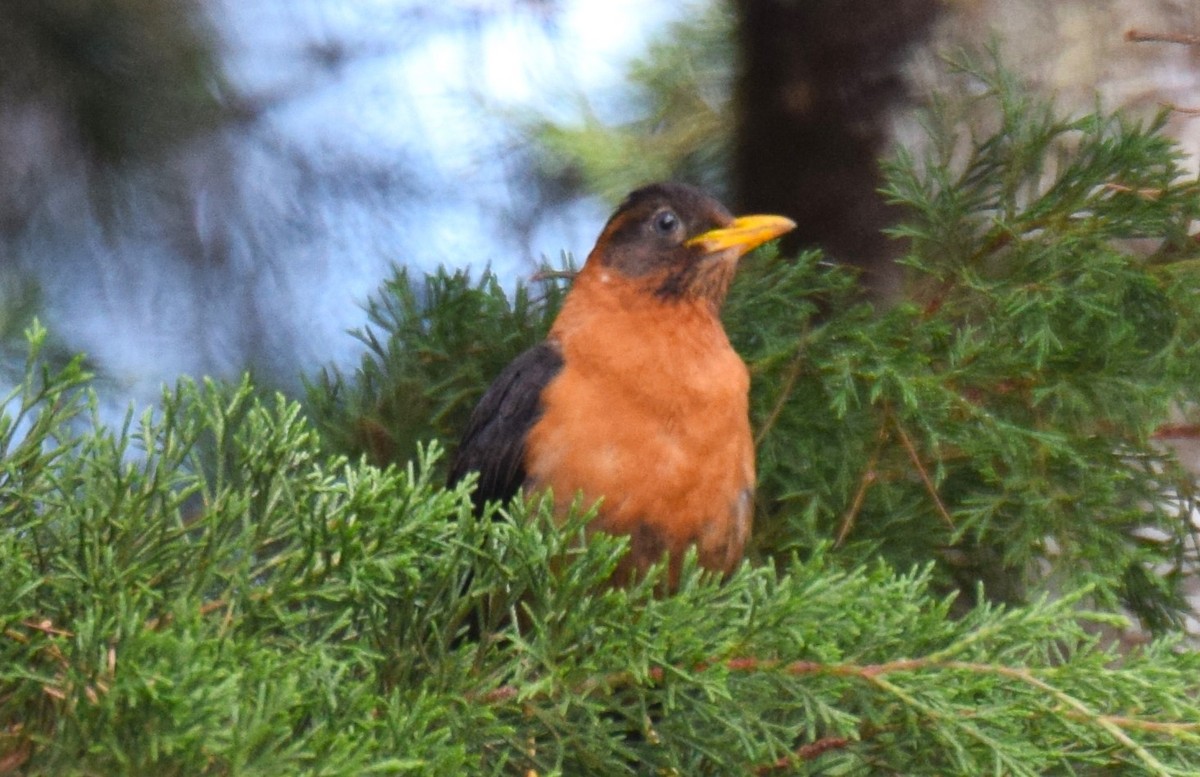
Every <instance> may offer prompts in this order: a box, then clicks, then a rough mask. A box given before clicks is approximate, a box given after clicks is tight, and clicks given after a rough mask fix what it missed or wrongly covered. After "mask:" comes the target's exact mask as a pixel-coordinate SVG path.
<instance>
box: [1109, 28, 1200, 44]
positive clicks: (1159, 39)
mask: <svg viewBox="0 0 1200 777" xmlns="http://www.w3.org/2000/svg"><path fill="white" fill-rule="evenodd" d="M1125 40H1127V41H1131V42H1133V43H1179V44H1182V45H1184V46H1200V35H1192V34H1189V33H1186V32H1144V31H1142V30H1127V31H1126V32H1125Z"/></svg>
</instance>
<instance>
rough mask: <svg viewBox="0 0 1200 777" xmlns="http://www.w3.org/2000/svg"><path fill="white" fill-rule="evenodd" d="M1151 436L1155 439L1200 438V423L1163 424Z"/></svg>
mask: <svg viewBox="0 0 1200 777" xmlns="http://www.w3.org/2000/svg"><path fill="white" fill-rule="evenodd" d="M1150 437H1151V438H1152V439H1155V440H1194V439H1197V438H1200V424H1163V425H1162V426H1160V427H1158V428H1157V429H1155V430H1154V432H1153V433H1152V434H1151V435H1150Z"/></svg>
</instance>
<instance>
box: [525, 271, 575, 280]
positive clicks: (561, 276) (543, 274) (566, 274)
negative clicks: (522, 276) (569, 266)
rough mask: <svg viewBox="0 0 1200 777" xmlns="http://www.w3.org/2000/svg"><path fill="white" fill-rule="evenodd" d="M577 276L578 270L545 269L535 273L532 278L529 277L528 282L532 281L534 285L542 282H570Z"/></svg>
mask: <svg viewBox="0 0 1200 777" xmlns="http://www.w3.org/2000/svg"><path fill="white" fill-rule="evenodd" d="M578 274H579V271H578V270H551V269H545V270H538V271H537V272H535V273H534V274H533V275H532V276H530V278H529V280H531V281H534V282H535V283H541V282H543V281H561V280H565V281H571V280H575V276H576V275H578Z"/></svg>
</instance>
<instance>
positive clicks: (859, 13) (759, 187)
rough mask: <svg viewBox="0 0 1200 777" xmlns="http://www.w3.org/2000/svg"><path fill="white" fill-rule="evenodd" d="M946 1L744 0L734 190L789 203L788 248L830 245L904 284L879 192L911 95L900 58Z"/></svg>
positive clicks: (775, 204) (844, 257) (769, 206)
mask: <svg viewBox="0 0 1200 777" xmlns="http://www.w3.org/2000/svg"><path fill="white" fill-rule="evenodd" d="M940 6H941V3H940V2H939V0H792V1H791V2H788V0H736V7H737V11H738V17H739V20H738V36H739V39H738V49H739V52H740V56H741V62H740V70H739V74H738V81H737V87H736V101H737V115H738V117H739V122H740V123H739V126H738V128H737V136H736V139H735V145H734V200H735V203H734V204H735V206H736V208H737V209H738V210H739V211H740V212H766V213H783V214H786V215H788V216H790V217H791V218H793V219H795V220H796V223H797V224H798V227H797V229H796V231H795V232H794V233H792V235H790V236H789V240H790V244H789V245H787V246H785V247H788V248H793V249H794V248H798V247H810V246H819V247H821V248H823V249H824V250H825V251H826V252H827V253H828V254H830V255H831V256H832V257H833V258H834V259H836V260H838V261H841V262H845V263H848V264H853V265H856V266H858V267H861V268H863V269H864V271H865V282H866V284H867V286H868V287H870V288H871V289H873V290H874V291H876V292H878V293H884V294H886V293H887V291H888V290H889V289H890V287H892V286H893V285H894V281H895V277H896V271H895V265H894V264H893V259H894V258H895V257H896V254H897V253H898V246H897V245H896V244H895V242H894V241H892V240H890V239H889V238H887V237H886V236H884V235H883V234H882V233H881V231H880V230H882V229H883V228H884V227H886V226H888V225H889V224H891V223H893V222H894V221H895V219H896V214H895V213H894V209H893V208H891V207H889V206H888V205H887V204H886V203H884V201H883V198H882V197H881V196H880V195H879V194H878V192H877V190H878V188H879V186H880V184H881V183H882V179H881V176H880V170H879V165H878V161H877V160H878V157H879V155H880V154H881V153H882V152H883V151H884V150H885V146H886V143H887V139H888V118H889V115H890V112H891V110H892V109H893V108H895V107H896V105H897V102H898V101H900V100H901V99H903V98H904V81H903V79H902V76H901V73H900V68H901V66H902V64H903V62H904V56H905V54H906V52H907V50H908V49H909V47H910V46H912V45H913V44H914V43H918V42H920V41H921V40H922V39H923V38H924V37H925V35H926V33H927V32H928V30H929V28H930V27H931V23H932V21H933V20H934V18H935V17H936V16H937V13H938V11H939V8H940Z"/></svg>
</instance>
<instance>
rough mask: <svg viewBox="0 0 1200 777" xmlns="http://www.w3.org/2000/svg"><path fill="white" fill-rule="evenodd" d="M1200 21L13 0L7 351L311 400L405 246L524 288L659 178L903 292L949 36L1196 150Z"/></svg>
mask: <svg viewBox="0 0 1200 777" xmlns="http://www.w3.org/2000/svg"><path fill="white" fill-rule="evenodd" d="M1197 32H1200V4H1197V3H1196V2H1194V0H1058V2H1055V3H1044V2H1040V1H1039V0H973V1H971V2H954V3H950V2H941V1H939V0H886V1H879V2H872V1H871V0H804V1H803V2H800V1H799V0H797V1H796V2H785V1H784V0H738V1H737V2H734V1H733V0H707V1H704V2H693V3H674V2H672V3H666V2H661V3H653V2H652V3H646V2H637V0H457V1H456V0H442V1H441V2H437V3H434V2H420V1H418V0H354V2H350V1H349V0H236V1H235V0H8V1H7V2H5V3H3V4H0V313H2V315H0V349H2V354H3V358H2V359H0V369H2V370H3V372H4V373H6V374H13V371H14V370H15V369H16V368H17V366H18V365H19V363H20V361H21V359H22V358H23V352H24V347H23V342H22V339H21V332H22V331H23V329H24V328H25V327H26V326H27V325H28V323H29V322H30V320H31V319H32V318H33V317H34V316H36V317H38V318H39V319H40V320H41V321H42V322H43V323H44V324H46V325H47V326H48V328H49V330H50V333H51V336H52V337H53V338H54V345H55V349H56V350H57V351H58V352H59V353H60V354H63V355H67V354H74V353H80V352H82V353H85V354H87V358H88V360H89V364H90V366H91V367H92V369H94V370H95V371H96V372H97V373H98V375H99V376H100V383H99V384H98V385H99V387H100V390H101V391H102V394H103V398H104V401H105V403H106V405H107V406H109V407H110V408H112V409H113V410H115V411H116V412H117V414H118V415H119V414H123V412H124V408H125V407H126V406H127V404H128V403H129V402H130V401H132V402H134V403H136V404H144V403H150V402H153V400H154V399H155V397H156V396H157V394H158V391H159V386H160V385H161V384H162V383H163V382H164V381H166V382H170V381H173V380H174V379H175V378H176V377H178V376H180V375H193V376H200V375H212V376H217V377H223V378H229V377H234V376H237V375H239V374H241V373H242V372H244V371H250V372H252V373H253V374H254V375H255V377H256V378H257V380H258V381H259V382H260V383H261V384H264V385H268V386H274V387H277V388H280V389H283V390H285V391H288V392H293V393H298V392H299V390H300V387H301V378H302V377H303V376H311V375H312V374H313V373H314V372H316V371H317V370H319V369H321V368H322V367H323V366H327V365H333V366H335V367H339V368H346V367H350V366H352V365H353V364H354V363H356V362H357V360H358V358H359V356H360V353H361V347H362V346H361V343H360V342H359V341H357V340H356V339H354V338H353V337H351V336H350V335H349V334H347V331H348V330H350V329H353V328H355V327H359V326H362V325H363V324H364V323H365V314H364V312H363V305H364V304H365V303H366V301H367V300H368V299H369V298H370V297H371V295H372V294H373V292H374V291H375V289H376V288H377V287H378V286H379V284H380V282H381V281H382V280H383V279H384V278H385V277H387V276H388V275H390V273H391V268H392V267H393V266H403V267H408V268H410V269H412V270H413V271H414V273H415V274H416V276H417V277H420V272H421V271H425V270H431V269H433V268H435V267H436V266H438V265H446V266H451V267H471V268H473V270H474V271H475V272H479V271H482V270H483V269H485V268H487V267H491V268H492V269H494V270H495V271H496V272H497V273H499V275H500V276H501V278H502V280H503V282H504V283H505V284H510V285H515V284H516V283H517V282H518V281H520V280H523V279H527V278H528V277H529V276H530V275H531V274H532V273H533V272H534V271H535V269H536V268H537V266H538V265H539V264H540V263H542V262H543V261H545V262H548V263H550V264H554V265H557V264H559V263H560V262H561V261H562V259H561V256H562V253H563V252H570V253H571V254H573V255H575V256H576V257H577V259H579V260H582V258H583V256H585V255H586V253H587V251H588V250H589V249H590V247H591V242H592V240H593V239H594V236H595V234H596V233H597V231H598V229H599V227H600V225H601V223H602V221H603V219H604V218H605V217H606V215H607V213H608V211H609V209H610V208H611V207H612V205H613V203H614V202H616V201H617V200H619V198H620V197H621V196H622V195H623V194H624V193H625V192H627V191H628V190H629V189H631V188H633V187H634V186H636V185H639V184H641V183H645V182H647V181H649V180H655V179H662V178H678V179H683V180H688V181H691V182H693V183H697V184H700V185H703V186H705V187H707V188H709V189H711V190H713V191H714V192H715V193H717V194H718V195H719V196H721V197H722V198H723V199H725V200H726V202H727V203H728V204H729V205H730V206H731V207H732V208H733V209H734V210H735V211H765V212H778V213H784V214H787V215H789V216H791V217H793V218H795V219H796V220H797V222H798V223H799V225H800V226H799V228H798V229H797V231H796V233H795V235H794V237H793V238H792V239H794V241H795V244H794V245H792V246H789V248H796V247H799V246H801V245H803V246H820V247H822V248H823V249H824V250H825V251H826V252H827V253H828V254H829V256H830V257H831V258H833V259H834V260H837V261H842V262H847V263H851V264H854V265H857V266H859V267H862V268H863V270H864V273H863V276H862V277H863V284H864V288H865V289H866V292H867V293H869V294H873V295H876V296H880V297H885V298H886V297H889V296H894V295H896V294H897V293H898V291H897V290H898V283H897V274H896V272H895V269H894V266H893V265H892V259H894V258H895V256H896V255H897V254H898V253H899V247H898V246H897V245H896V244H895V243H894V242H892V241H891V240H890V239H888V238H886V237H884V236H883V234H882V233H881V232H880V230H881V229H882V228H884V227H886V226H887V225H888V224H889V223H892V221H893V220H894V219H896V218H897V214H895V213H894V212H892V210H891V209H890V208H889V206H888V205H887V204H886V203H884V202H883V201H882V199H881V198H880V197H879V196H878V195H877V194H876V189H877V187H878V186H879V184H880V177H879V168H878V164H877V160H878V158H879V157H880V156H881V155H885V154H887V153H888V152H889V150H890V149H892V148H894V147H895V145H896V144H903V145H906V146H913V147H915V146H919V145H920V143H921V141H922V131H921V125H920V121H919V116H920V110H921V108H922V107H924V106H926V105H928V103H929V101H930V100H931V99H933V98H934V97H935V96H937V95H944V94H946V93H948V92H950V91H959V92H967V93H969V92H970V90H971V89H972V88H974V87H975V86H977V85H973V84H971V83H970V82H969V81H966V80H964V78H963V77H962V76H961V75H955V74H954V73H953V72H952V71H951V70H950V69H949V68H948V67H946V65H945V63H944V61H943V59H942V58H941V55H942V54H943V53H946V52H953V51H957V50H959V49H963V48H966V49H968V50H973V51H980V50H982V49H984V48H986V47H987V46H988V45H994V46H995V47H996V49H997V50H998V51H999V53H1000V57H1001V59H1002V60H1003V61H1005V62H1006V63H1007V64H1009V65H1011V66H1013V67H1015V68H1016V69H1017V70H1018V71H1019V72H1020V74H1021V76H1022V77H1023V78H1025V79H1027V80H1028V83H1029V85H1030V88H1031V89H1039V90H1043V91H1046V92H1050V93H1053V94H1054V95H1056V96H1057V98H1058V99H1059V100H1060V102H1061V103H1062V104H1064V105H1066V106H1067V107H1069V108H1071V109H1078V110H1080V111H1084V110H1091V109H1093V108H1094V107H1096V103H1097V101H1098V102H1099V103H1100V104H1101V105H1103V106H1104V107H1105V108H1109V109H1111V108H1114V107H1118V106H1123V107H1125V108H1127V109H1129V110H1130V111H1131V113H1132V114H1133V115H1136V116H1148V115H1151V114H1153V113H1154V112H1155V111H1158V110H1160V109H1162V108H1163V107H1164V106H1166V107H1170V108H1172V109H1174V112H1173V113H1172V118H1171V121H1170V124H1169V131H1170V132H1171V133H1172V134H1174V135H1175V136H1176V137H1177V138H1179V139H1180V141H1181V143H1182V144H1183V147H1184V148H1185V149H1186V150H1187V151H1188V152H1189V153H1191V154H1193V158H1194V154H1195V152H1196V150H1197V148H1200V118H1198V112H1200V46H1197V45H1195V43H1194V41H1193V42H1192V43H1191V44H1189V43H1188V40H1187V36H1188V35H1189V34H1195V33H1197ZM1194 164H1195V163H1194V162H1192V166H1193V168H1194Z"/></svg>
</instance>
